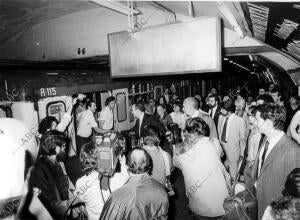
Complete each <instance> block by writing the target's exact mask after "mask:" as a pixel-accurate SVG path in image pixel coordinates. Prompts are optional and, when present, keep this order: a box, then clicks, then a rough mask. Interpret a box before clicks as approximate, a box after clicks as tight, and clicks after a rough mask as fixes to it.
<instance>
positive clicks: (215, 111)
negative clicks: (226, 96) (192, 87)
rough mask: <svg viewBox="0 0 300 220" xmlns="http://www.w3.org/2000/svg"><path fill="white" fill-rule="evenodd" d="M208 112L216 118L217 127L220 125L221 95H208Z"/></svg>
mask: <svg viewBox="0 0 300 220" xmlns="http://www.w3.org/2000/svg"><path fill="white" fill-rule="evenodd" d="M208 106H209V111H208V114H209V115H210V117H211V118H212V119H213V120H214V122H215V125H216V128H217V127H218V121H219V116H220V114H221V108H220V106H219V97H218V96H217V95H216V94H212V95H210V96H208Z"/></svg>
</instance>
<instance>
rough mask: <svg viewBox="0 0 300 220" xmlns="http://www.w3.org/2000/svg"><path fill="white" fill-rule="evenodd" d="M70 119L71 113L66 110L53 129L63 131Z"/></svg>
mask: <svg viewBox="0 0 300 220" xmlns="http://www.w3.org/2000/svg"><path fill="white" fill-rule="evenodd" d="M71 120H72V116H71V114H70V113H68V112H66V113H65V114H64V115H63V117H62V118H61V120H60V122H59V124H58V125H57V126H56V128H55V129H56V130H57V131H60V132H64V131H65V130H66V128H67V127H68V125H69V123H70V122H71Z"/></svg>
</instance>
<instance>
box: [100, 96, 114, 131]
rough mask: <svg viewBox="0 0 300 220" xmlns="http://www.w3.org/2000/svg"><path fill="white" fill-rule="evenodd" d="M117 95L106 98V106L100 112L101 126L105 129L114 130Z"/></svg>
mask: <svg viewBox="0 0 300 220" xmlns="http://www.w3.org/2000/svg"><path fill="white" fill-rule="evenodd" d="M115 101H116V99H115V97H113V96H110V97H108V98H107V99H106V100H105V107H104V108H103V109H102V111H101V112H100V117H99V118H98V120H99V127H100V128H102V129H104V130H112V129H113V127H114V112H113V111H114V107H115Z"/></svg>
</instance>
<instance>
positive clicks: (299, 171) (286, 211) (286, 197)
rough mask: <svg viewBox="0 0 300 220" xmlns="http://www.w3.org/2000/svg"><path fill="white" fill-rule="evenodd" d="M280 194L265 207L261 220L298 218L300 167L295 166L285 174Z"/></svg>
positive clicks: (299, 215)
mask: <svg viewBox="0 0 300 220" xmlns="http://www.w3.org/2000/svg"><path fill="white" fill-rule="evenodd" d="M282 195H283V196H282V197H280V198H279V199H278V200H276V201H273V202H272V203H271V206H268V207H267V208H266V210H265V213H264V215H263V218H262V220H298V219H300V168H295V169H294V170H292V172H291V173H290V174H289V175H288V176H287V179H286V182H285V187H284V190H283V191H282Z"/></svg>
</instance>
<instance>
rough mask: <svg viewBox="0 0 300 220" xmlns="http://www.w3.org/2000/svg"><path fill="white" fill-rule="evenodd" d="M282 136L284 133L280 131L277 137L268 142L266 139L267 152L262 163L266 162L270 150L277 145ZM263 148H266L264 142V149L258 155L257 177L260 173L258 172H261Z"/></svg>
mask: <svg viewBox="0 0 300 220" xmlns="http://www.w3.org/2000/svg"><path fill="white" fill-rule="evenodd" d="M283 135H284V132H283V131H281V132H280V133H279V134H278V135H276V136H274V137H273V138H271V139H270V140H269V139H267V141H268V142H269V146H268V151H267V153H266V155H265V159H264V161H266V159H267V157H268V155H269V154H270V152H271V150H272V149H273V148H274V147H275V145H276V144H277V143H278V141H279V140H280V139H281V138H282V137H283ZM265 146H266V142H265V143H264V147H263V148H262V149H261V151H260V153H259V164H258V175H259V173H260V170H261V167H260V165H261V160H262V155H263V152H264V149H265Z"/></svg>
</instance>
